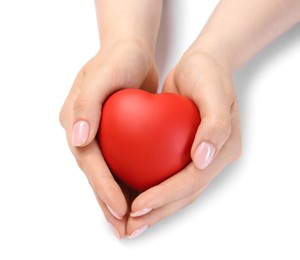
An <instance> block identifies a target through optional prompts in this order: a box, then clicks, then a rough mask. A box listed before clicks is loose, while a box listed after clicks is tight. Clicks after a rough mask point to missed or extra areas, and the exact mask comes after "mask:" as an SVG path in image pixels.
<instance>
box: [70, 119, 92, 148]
mask: <svg viewBox="0 0 300 260" xmlns="http://www.w3.org/2000/svg"><path fill="white" fill-rule="evenodd" d="M89 131H90V126H89V123H88V122H86V121H83V120H81V121H78V122H76V123H75V125H74V126H73V131H72V144H73V145H74V146H80V145H83V144H84V143H85V142H86V140H87V139H88V137H89Z"/></svg>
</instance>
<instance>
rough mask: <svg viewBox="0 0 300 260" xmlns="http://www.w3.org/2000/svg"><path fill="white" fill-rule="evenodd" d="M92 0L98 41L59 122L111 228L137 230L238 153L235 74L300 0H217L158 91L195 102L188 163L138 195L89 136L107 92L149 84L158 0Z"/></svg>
mask: <svg viewBox="0 0 300 260" xmlns="http://www.w3.org/2000/svg"><path fill="white" fill-rule="evenodd" d="M95 4H96V11H97V18H98V25H99V37H100V41H101V49H100V50H99V52H98V53H97V54H96V55H95V57H93V58H92V59H91V60H90V61H89V62H88V63H87V64H86V65H84V66H83V68H82V69H81V70H80V72H79V73H78V75H77V77H76V79H75V82H74V84H73V86H72V88H71V91H70V93H69V95H68V97H67V99H66V101H65V103H64V105H63V107H62V110H61V113H60V122H61V124H62V126H63V127H64V128H65V130H66V137H67V140H68V144H69V146H70V149H71V151H72V152H73V154H74V156H75V158H76V160H77V162H78V165H79V167H80V168H81V169H82V170H83V172H84V173H85V174H86V176H87V179H88V181H89V183H90V184H91V187H92V189H93V191H94V193H95V196H96V199H97V201H98V202H99V205H100V207H101V209H102V211H103V213H104V215H105V217H106V219H107V221H108V222H109V223H110V224H111V225H112V227H113V230H114V232H115V234H116V236H117V237H118V238H119V239H121V238H124V237H126V236H129V237H136V236H138V235H140V234H141V233H142V232H144V231H145V230H146V229H147V228H148V227H151V226H152V225H154V224H155V223H157V222H158V221H160V220H161V219H163V218H165V217H167V216H169V215H171V214H172V213H174V212H176V211H178V210H180V209H181V208H183V207H185V206H187V205H189V204H190V203H192V202H193V201H194V200H195V199H196V198H197V197H198V196H199V195H200V194H201V193H202V192H203V190H204V189H205V188H206V187H207V186H208V185H209V183H210V182H211V181H212V180H213V179H214V178H215V177H216V176H217V175H218V174H219V173H220V172H221V171H222V170H223V169H224V167H226V166H227V165H228V164H230V163H231V162H233V161H235V160H237V159H238V158H239V156H240V154H241V138H240V127H239V111H238V102H237V98H236V94H235V90H234V87H233V84H232V75H233V74H234V72H235V71H236V70H237V69H238V68H239V67H240V66H242V65H243V64H244V63H246V62H247V61H248V60H249V59H250V58H252V57H253V56H254V55H255V54H256V53H257V52H259V51H260V50H261V49H262V48H264V47H265V46H266V45H267V44H269V43H270V42H272V41H273V40H274V39H276V38H277V37H278V36H279V35H281V34H282V33H283V32H285V31H286V30H288V29H289V28H291V27H292V26H293V25H294V24H295V23H297V22H298V21H299V20H300V1H299V0H264V1H263V2H262V1H261V0H243V1H240V0H222V1H220V2H219V4H218V5H217V7H216V9H215V10H214V12H213V13H212V15H211V17H210V18H209V20H208V21H207V23H206V25H205V26H204V28H203V30H202V31H201V32H200V34H199V36H198V37H197V39H195V41H194V42H193V43H192V44H191V46H190V47H189V48H188V50H187V51H186V52H185V53H184V54H183V56H182V58H181V60H180V61H179V63H178V64H177V65H176V66H175V67H174V69H173V70H172V71H171V72H170V74H169V75H168V77H167V78H166V80H165V83H164V87H163V91H165V92H174V93H179V94H181V95H184V96H187V97H189V98H190V99H191V100H193V101H194V103H195V104H196V105H197V107H198V108H199V112H200V114H201V118H202V122H201V125H200V126H199V128H198V131H197V134H196V136H195V140H194V143H193V146H192V149H191V157H192V162H191V163H190V164H189V165H188V166H187V167H186V168H185V169H183V170H182V171H180V172H179V173H177V174H176V175H174V176H172V177H171V178H169V179H168V180H166V181H165V182H163V183H161V184H159V185H157V186H155V187H153V188H150V189H149V190H147V191H145V192H143V193H141V194H137V193H136V192H134V191H132V190H130V189H129V188H127V187H125V186H124V185H123V184H122V183H117V182H116V181H115V180H114V178H113V177H112V175H111V173H110V171H109V169H108V167H107V165H106V163H105V161H104V159H103V157H102V155H101V151H100V150H99V147H98V145H97V143H96V142H95V140H94V138H95V135H96V132H97V129H98V125H99V118H100V116H101V115H100V113H101V105H102V104H103V102H104V100H105V99H106V98H107V97H108V96H109V95H110V94H111V93H113V92H114V91H116V90H118V89H120V88H124V87H132V88H139V87H141V86H143V88H144V89H146V90H148V91H150V92H155V91H156V89H155V88H154V86H157V84H158V72H157V68H156V65H155V60H154V53H155V44H156V38H157V33H158V30H159V22H160V15H161V8H162V1H161V0H154V1H153V0H142V1H141V0H126V1H125V0H124V1H117V0H96V1H95ZM124 10H125V11H124ZM116 17H118V19H116ZM225 26H226V27H225ZM220 43H221V44H220ZM82 121H83V122H85V123H84V125H85V131H82V132H84V133H85V134H84V135H86V136H84V137H85V138H83V134H82V133H81V138H79V139H78V138H77V139H76V138H74V136H75V137H76V136H77V137H78V135H79V136H80V133H78V131H77V130H78V129H77V130H76V123H78V122H82ZM77 125H78V124H77ZM87 126H88V127H87ZM74 129H75V130H74ZM78 140H79V141H80V142H78ZM207 148H209V150H208V149H207ZM208 151H210V153H209V154H208ZM205 158H206V159H205Z"/></svg>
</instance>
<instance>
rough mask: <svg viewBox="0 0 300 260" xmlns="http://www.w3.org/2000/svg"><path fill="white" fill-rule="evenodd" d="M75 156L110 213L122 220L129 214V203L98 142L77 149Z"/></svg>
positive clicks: (74, 152) (74, 151)
mask: <svg viewBox="0 0 300 260" xmlns="http://www.w3.org/2000/svg"><path fill="white" fill-rule="evenodd" d="M73 154H74V156H75V158H76V161H77V163H78V165H79V167H80V168H81V169H82V170H83V172H84V173H85V175H86V176H87V179H88V181H89V183H90V185H91V186H92V188H93V190H94V191H95V192H96V194H97V195H98V196H99V198H100V199H101V200H102V201H103V202H104V203H105V205H106V207H107V209H108V210H109V211H110V213H111V214H112V215H113V216H114V217H115V218H117V219H122V218H123V216H125V215H126V212H127V201H126V198H125V197H124V194H123V192H122V190H121V188H120V186H119V185H118V184H117V182H116V181H115V179H114V177H113V176H112V174H111V173H110V170H109V168H108V167H107V165H106V163H105V161H104V159H103V157H102V154H101V152H100V149H99V147H98V144H97V143H96V141H93V142H92V143H91V144H89V145H88V146H86V147H75V148H74V149H73Z"/></svg>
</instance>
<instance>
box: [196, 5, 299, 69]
mask: <svg viewBox="0 0 300 260" xmlns="http://www.w3.org/2000/svg"><path fill="white" fill-rule="evenodd" d="M298 21H300V1H299V0H264V1H262V0H243V1H241V0H221V1H220V3H219V4H218V6H217V7H216V9H215V10H214V12H213V14H212V15H211V17H210V19H209V20H208V22H207V24H206V25H205V27H204V29H203V30H202V32H201V33H200V35H199V37H198V38H197V39H196V41H195V42H194V44H193V46H192V48H196V49H197V48H201V49H204V50H205V51H207V52H209V53H210V54H213V55H214V56H215V57H218V60H220V61H222V62H225V63H227V64H226V65H228V66H229V69H230V70H231V71H234V70H235V69H237V68H238V67H239V66H241V65H242V64H244V63H245V62H247V61H248V60H249V59H250V58H251V57H253V56H254V55H255V54H256V53H257V52H258V51H260V50H261V49H262V48H263V47H265V46H266V45H267V44H269V43H270V42H272V41H273V40H274V39H275V38H276V37H278V36H279V35H281V34H282V33H283V32H285V31H286V30H288V29H289V28H291V27H292V26H293V25H294V24H296V23H297V22H298Z"/></svg>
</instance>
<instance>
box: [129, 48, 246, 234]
mask: <svg viewBox="0 0 300 260" xmlns="http://www.w3.org/2000/svg"><path fill="white" fill-rule="evenodd" d="M163 91H165V92H174V93H178V94H181V95H184V96H187V97H189V98H190V99H191V100H192V101H193V102H194V103H195V104H196V105H197V107H198V109H199V112H200V115H201V120H202V121H201V124H200V126H199V128H198V131H197V133H196V136H195V139H194V143H193V146H192V149H191V158H192V162H191V163H190V164H189V165H187V166H186V167H185V168H184V169H183V170H182V171H180V172H178V173H177V174H175V175H174V176H172V177H171V178H169V179H167V180H166V181H164V182H162V183H161V184H159V185H157V186H155V187H153V188H151V189H149V190H147V191H145V192H144V193H142V194H140V195H139V196H138V197H137V198H136V199H135V200H134V201H133V204H132V213H131V216H130V218H129V219H128V224H127V233H128V234H129V235H130V234H133V236H136V235H138V234H140V233H141V232H142V231H144V230H145V229H146V228H147V227H149V226H152V225H153V224H155V223H156V222H158V221H159V220H161V219H163V218H165V217H167V216H168V215H170V214H172V213H174V212H176V211H177V210H179V209H181V208H183V207H185V206H187V205H188V204H190V203H192V202H193V201H194V200H195V199H196V198H197V197H198V196H199V195H200V194H201V192H202V191H203V190H204V189H205V187H207V186H208V185H209V183H210V182H211V181H212V180H213V179H214V177H216V176H217V175H218V174H219V173H220V172H221V171H222V169H223V168H224V167H225V166H226V165H228V164H229V163H231V162H233V161H235V160H236V159H237V158H238V157H239V156H240V153H241V140H240V128H239V113H238V104H237V99H236V96H235V91H234V88H233V86H232V82H231V77H230V73H229V70H228V69H227V68H226V66H223V65H221V64H220V63H218V61H217V59H215V58H214V57H213V56H210V55H208V54H206V53H204V52H202V51H198V50H197V51H188V52H186V53H185V55H184V56H183V57H182V59H181V61H180V62H179V64H178V65H177V66H176V67H175V68H174V69H173V70H172V71H171V73H170V74H169V76H168V77H167V79H166V81H165V84H164V88H163Z"/></svg>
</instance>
